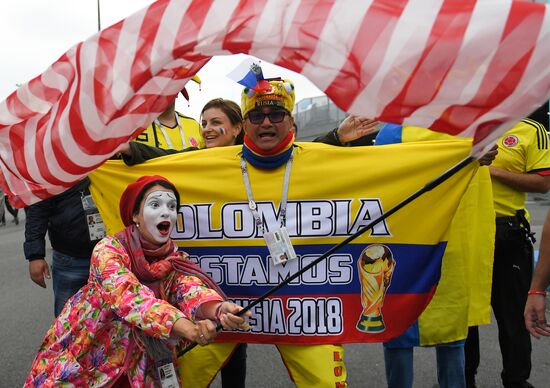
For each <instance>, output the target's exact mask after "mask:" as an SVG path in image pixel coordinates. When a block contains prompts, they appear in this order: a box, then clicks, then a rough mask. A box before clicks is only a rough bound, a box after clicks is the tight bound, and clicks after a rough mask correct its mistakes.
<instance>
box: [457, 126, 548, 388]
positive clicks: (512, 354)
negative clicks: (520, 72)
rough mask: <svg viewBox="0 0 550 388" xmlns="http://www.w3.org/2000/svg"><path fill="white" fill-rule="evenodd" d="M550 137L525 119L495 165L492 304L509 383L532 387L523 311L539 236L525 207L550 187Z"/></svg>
mask: <svg viewBox="0 0 550 388" xmlns="http://www.w3.org/2000/svg"><path fill="white" fill-rule="evenodd" d="M548 144H549V138H548V133H547V132H546V129H545V128H544V126H543V125H542V124H540V123H538V122H536V121H533V120H529V119H526V120H523V121H521V122H520V123H518V124H517V125H515V126H514V127H513V128H512V129H510V130H509V131H507V132H506V133H504V134H503V135H502V136H501V137H500V139H499V140H498V155H497V157H496V159H495V161H494V162H493V165H492V166H491V167H490V173H491V181H492V186H493V197H494V205H495V212H496V236H495V261H494V265H493V286H492V295H491V306H492V307H493V312H494V314H495V318H496V321H497V325H498V331H499V343H500V351H501V354H502V365H503V368H502V373H501V378H502V383H503V385H504V387H532V385H531V384H529V382H527V379H528V378H529V375H530V373H531V340H530V338H529V333H528V331H527V330H526V328H525V323H524V318H523V309H524V307H525V302H526V299H527V292H528V290H529V284H530V283H531V277H532V275H533V242H534V238H533V234H532V233H531V231H530V227H529V221H528V218H529V215H528V213H527V210H526V208H525V198H526V193H528V192H535V193H546V192H547V191H548V190H549V189H550V152H549V151H548ZM478 365H479V334H478V331H477V327H472V328H471V329H470V332H469V334H468V339H467V341H466V380H467V384H468V386H469V387H474V386H475V373H476V371H477V367H478Z"/></svg>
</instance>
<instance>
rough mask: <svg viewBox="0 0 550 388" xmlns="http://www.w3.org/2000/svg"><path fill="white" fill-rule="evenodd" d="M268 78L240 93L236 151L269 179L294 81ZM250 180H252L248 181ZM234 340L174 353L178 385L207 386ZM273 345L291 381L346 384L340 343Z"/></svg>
mask: <svg viewBox="0 0 550 388" xmlns="http://www.w3.org/2000/svg"><path fill="white" fill-rule="evenodd" d="M269 84H270V86H269V88H268V90H264V91H256V92H253V91H252V90H251V89H248V88H246V89H245V90H243V93H242V95H241V109H242V113H243V117H244V130H245V133H246V135H245V139H244V145H243V154H242V155H243V158H244V160H245V161H246V165H247V170H248V169H253V168H259V169H262V170H264V171H265V170H272V171H270V173H272V174H273V175H274V176H275V177H277V178H274V179H278V177H279V176H280V174H282V172H283V171H282V170H284V168H285V167H284V166H287V163H288V162H289V160H291V156H292V154H293V143H294V131H293V126H294V119H293V117H292V110H293V107H294V99H295V97H294V85H293V83H292V82H291V81H289V80H282V79H273V80H270V81H269ZM290 163H291V162H290ZM278 167H283V168H282V169H279V168H278ZM243 174H244V172H243ZM246 174H247V173H246ZM251 181H252V177H251ZM253 186H254V182H253V181H252V182H251V187H253ZM291 199H292V198H289V200H291ZM289 222H290V221H289ZM276 226H277V225H268V229H269V230H271V229H270V228H275V227H276ZM237 345H238V344H235V343H219V344H217V343H216V344H211V345H208V346H206V347H196V348H194V349H193V350H192V351H190V352H189V353H187V354H185V355H184V356H183V360H182V359H181V358H180V363H179V365H180V373H181V376H182V382H183V386H184V387H194V388H195V387H206V386H208V385H209V384H210V382H211V381H212V380H213V379H214V377H215V376H216V373H217V372H218V371H219V369H220V368H221V367H222V365H223V364H224V363H225V362H226V361H227V360H228V358H229V357H230V355H231V353H232V352H233V351H234V349H235V348H236V346H237ZM277 348H278V350H279V352H280V354H281V357H282V359H283V362H284V364H285V366H286V368H287V370H288V372H289V375H290V377H291V379H292V381H293V382H294V383H295V384H296V386H297V387H299V388H310V387H316V388H344V387H346V386H347V384H346V375H347V374H346V368H345V365H344V361H343V358H344V348H343V346H342V345H340V344H326V345H291V344H284V345H283V344H280V345H277ZM181 361H183V362H181Z"/></svg>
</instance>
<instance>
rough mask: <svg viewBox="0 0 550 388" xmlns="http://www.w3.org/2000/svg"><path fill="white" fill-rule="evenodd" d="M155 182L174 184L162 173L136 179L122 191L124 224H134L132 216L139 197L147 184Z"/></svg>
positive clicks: (121, 200)
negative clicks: (161, 174)
mask: <svg viewBox="0 0 550 388" xmlns="http://www.w3.org/2000/svg"><path fill="white" fill-rule="evenodd" d="M155 182H166V183H168V184H170V185H171V186H174V185H173V184H172V182H170V181H169V180H168V179H166V178H164V177H162V176H160V175H151V176H142V177H141V178H139V179H138V180H137V181H135V182H134V183H130V184H129V185H128V187H126V190H124V192H123V193H122V196H121V197H120V204H119V207H120V218H122V222H123V223H124V226H129V225H132V223H133V220H132V216H133V212H134V208H135V206H136V201H137V198H138V197H139V195H140V194H141V193H142V192H143V191H144V189H145V187H146V186H147V185H149V184H152V183H155ZM152 186H154V184H153V185H151V186H150V187H152ZM176 195H177V194H176Z"/></svg>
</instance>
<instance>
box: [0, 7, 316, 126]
mask: <svg viewBox="0 0 550 388" xmlns="http://www.w3.org/2000/svg"><path fill="white" fill-rule="evenodd" d="M151 3H153V1H151V0H100V11H101V27H102V28H106V27H108V26H110V25H112V24H114V23H116V22H118V21H119V20H121V19H124V18H125V17H126V16H128V15H130V14H132V13H133V12H135V11H138V10H139V9H141V8H143V7H146V6H147V5H149V4H151ZM97 25H98V20H97V0H1V1H0V36H1V40H0V42H1V43H0V48H1V54H2V60H1V61H2V65H1V66H0V69H1V71H0V100H3V99H5V98H6V97H7V96H8V95H10V94H11V93H12V92H13V91H14V90H15V89H16V84H18V83H24V82H27V81H29V80H31V79H32V78H34V77H36V76H37V75H39V74H40V73H42V72H43V71H44V70H45V69H46V68H48V66H50V65H51V64H52V63H53V62H55V61H56V60H57V59H58V58H59V57H60V56H61V55H62V54H63V53H64V52H66V51H67V50H68V49H69V48H71V47H72V46H73V45H75V44H76V43H78V42H80V41H82V40H85V39H87V38H88V37H90V36H91V35H93V34H95V33H96V32H97ZM242 59H243V56H233V57H230V58H228V57H223V58H213V59H212V60H211V61H210V62H209V63H208V64H207V65H206V66H205V67H203V69H201V71H200V72H199V76H200V78H201V79H202V81H203V83H202V88H201V90H199V87H198V86H197V85H196V84H194V83H193V82H190V83H189V84H188V86H187V90H188V91H189V94H190V106H188V104H187V101H185V99H183V97H179V98H178V100H177V109H178V110H179V111H180V112H182V113H184V114H187V115H189V116H192V117H194V118H196V119H198V118H199V117H198V116H199V113H200V110H201V108H202V106H203V105H204V104H205V103H206V102H207V101H208V100H210V99H212V98H215V97H224V98H229V99H232V100H234V101H236V102H237V103H240V91H241V87H240V85H238V84H236V83H235V82H233V81H231V80H229V79H228V78H227V77H226V75H227V74H228V73H229V72H230V71H231V70H232V69H233V68H234V67H235V66H237V65H238V64H239V63H240V61H241V60H242ZM222 61H223V65H222ZM262 68H263V70H264V76H265V77H278V76H282V77H286V78H290V79H292V80H293V81H294V83H295V86H296V101H299V100H301V99H302V98H306V97H311V96H318V95H321V94H322V92H321V91H320V90H319V89H317V88H316V87H315V86H314V85H313V84H312V83H310V82H309V81H308V80H307V79H306V78H304V77H302V76H301V75H298V74H296V73H293V72H290V71H288V70H286V69H282V68H280V67H277V66H274V65H271V64H268V63H265V62H263V63H262Z"/></svg>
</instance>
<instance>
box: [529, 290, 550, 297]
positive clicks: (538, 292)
mask: <svg viewBox="0 0 550 388" xmlns="http://www.w3.org/2000/svg"><path fill="white" fill-rule="evenodd" d="M527 295H544V296H546V291H544V290H529V291H527Z"/></svg>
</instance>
